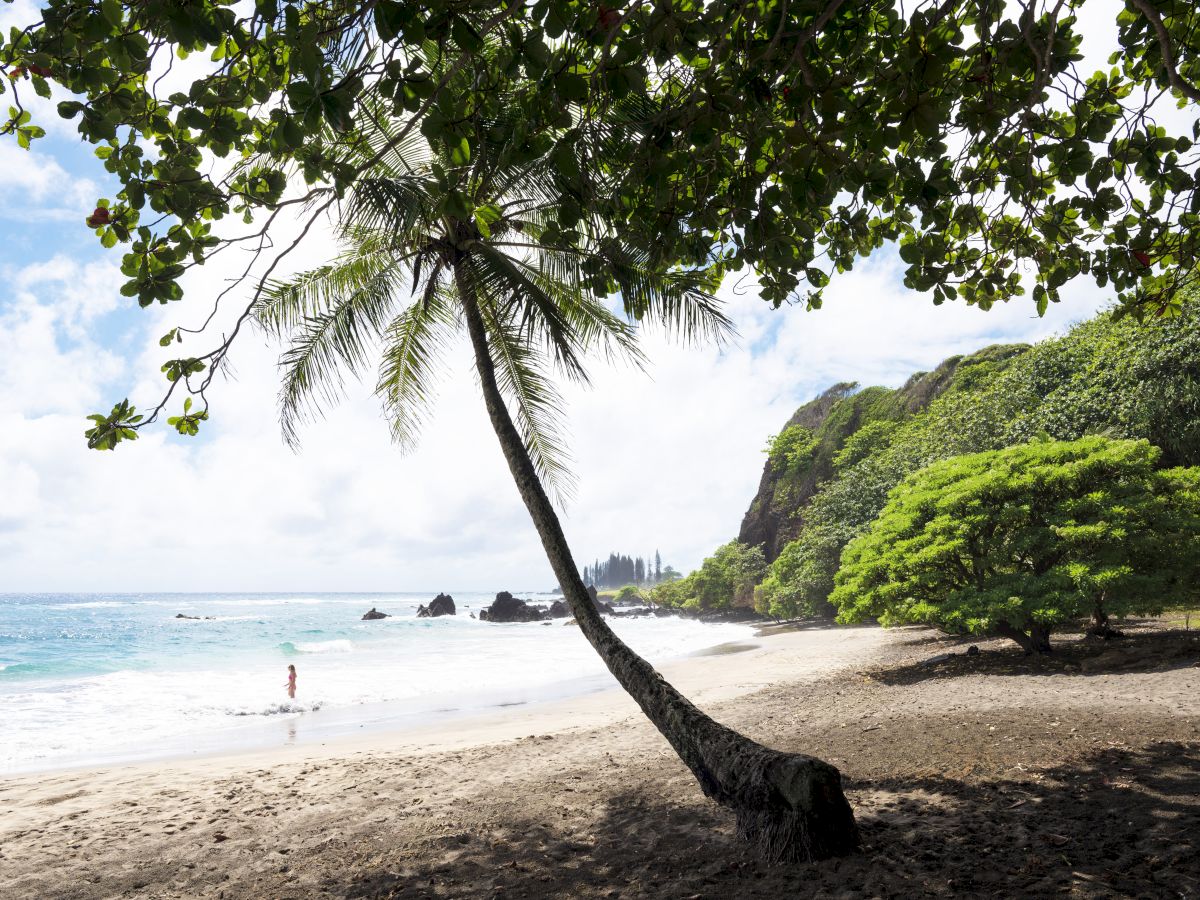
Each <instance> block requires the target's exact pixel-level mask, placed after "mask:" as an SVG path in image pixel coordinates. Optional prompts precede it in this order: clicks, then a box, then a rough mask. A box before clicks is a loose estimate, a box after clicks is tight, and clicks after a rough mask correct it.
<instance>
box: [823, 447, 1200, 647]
mask: <svg viewBox="0 0 1200 900" xmlns="http://www.w3.org/2000/svg"><path fill="white" fill-rule="evenodd" d="M1159 456H1160V451H1159V450H1158V449H1157V448H1155V447H1152V446H1151V445H1150V443H1149V442H1148V441H1144V440H1141V441H1131V440H1112V439H1108V438H1103V437H1088V438H1083V439H1081V440H1077V441H1049V440H1046V441H1039V442H1034V443H1029V444H1023V445H1019V446H1015V447H1009V448H1007V449H1004V450H998V451H989V452H985V453H974V454H969V455H965V456H958V457H954V458H951V459H947V460H943V461H940V462H936V463H933V464H932V465H930V466H928V467H926V468H924V469H922V470H920V471H919V472H917V473H915V474H914V475H912V476H910V477H908V478H906V479H905V480H904V481H903V482H901V484H900V485H899V486H898V487H897V488H896V489H895V490H893V491H892V492H891V494H890V495H889V497H888V501H887V504H886V506H885V507H884V509H883V511H882V512H881V513H880V515H879V517H878V518H877V519H876V520H875V521H874V522H873V523H872V524H871V526H870V527H869V529H868V530H867V531H866V533H864V534H862V535H861V536H859V537H857V538H855V539H854V540H853V541H851V542H850V544H849V545H848V546H847V547H846V550H845V552H844V553H843V554H842V559H841V565H842V568H841V570H840V571H839V572H838V574H837V577H836V579H835V583H836V588H835V589H834V591H833V593H832V594H831V596H830V600H831V601H832V602H833V604H834V605H835V606H837V607H838V611H839V612H838V619H839V621H842V622H855V621H861V620H863V619H865V618H869V617H875V618H878V619H879V621H880V622H881V623H882V624H884V625H892V624H902V623H923V624H929V625H935V626H937V627H939V628H942V629H944V630H946V631H949V632H953V633H973V634H998V635H1003V636H1005V637H1010V638H1012V639H1013V640H1014V641H1016V642H1017V643H1019V644H1020V645H1021V646H1022V647H1024V648H1025V649H1026V651H1029V652H1044V651H1046V650H1048V649H1049V638H1050V633H1051V631H1052V630H1053V629H1054V628H1055V627H1057V626H1059V625H1061V624H1063V623H1065V622H1069V621H1073V620H1078V619H1081V618H1083V617H1085V616H1091V617H1093V618H1095V619H1096V620H1097V622H1103V621H1105V620H1106V618H1107V616H1108V615H1110V614H1112V615H1128V614H1156V613H1159V612H1161V611H1162V610H1163V609H1164V608H1165V607H1166V606H1168V605H1171V604H1172V603H1180V604H1186V603H1188V602H1191V601H1193V600H1194V599H1195V597H1196V590H1197V583H1198V574H1200V572H1198V568H1197V567H1198V562H1197V556H1198V554H1200V469H1196V468H1191V469H1173V470H1167V471H1158V470H1156V469H1155V465H1156V463H1157V462H1158V459H1159Z"/></svg>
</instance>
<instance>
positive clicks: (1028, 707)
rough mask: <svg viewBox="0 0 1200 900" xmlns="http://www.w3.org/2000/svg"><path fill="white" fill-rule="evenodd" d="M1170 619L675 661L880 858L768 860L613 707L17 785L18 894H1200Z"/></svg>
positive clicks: (854, 633) (1178, 653)
mask: <svg viewBox="0 0 1200 900" xmlns="http://www.w3.org/2000/svg"><path fill="white" fill-rule="evenodd" d="M1156 627H1160V626H1155V625H1151V626H1148V627H1147V628H1146V629H1144V630H1142V629H1140V627H1139V629H1137V630H1132V633H1131V636H1130V637H1129V638H1128V639H1127V640H1126V642H1124V647H1117V648H1110V647H1095V646H1094V645H1087V644H1086V642H1084V641H1083V640H1082V639H1081V638H1079V637H1075V638H1069V637H1067V636H1064V637H1063V639H1062V641H1061V643H1060V646H1061V648H1062V649H1061V650H1060V654H1061V655H1060V657H1059V658H1058V659H1056V660H1049V661H1045V662H1046V665H1039V664H1037V663H1031V662H1030V661H1029V660H1027V659H1026V658H1024V657H1023V656H1021V655H1020V653H1019V652H1018V651H1017V650H1016V648H1015V645H1011V642H1005V641H999V640H993V641H986V640H977V641H972V643H978V644H979V646H980V648H981V652H980V653H979V654H977V655H974V656H970V657H968V656H966V655H965V654H963V653H961V652H958V653H956V654H954V655H953V657H952V659H951V660H950V661H949V662H940V661H938V660H942V659H943V658H944V657H945V656H946V653H945V651H947V650H953V651H961V650H962V649H963V648H964V642H963V641H961V640H956V639H946V638H943V637H939V636H938V635H937V634H935V633H934V632H932V631H930V630H928V629H921V628H898V629H892V630H884V629H879V628H868V627H859V628H840V627H839V628H834V627H806V628H801V629H798V630H791V631H786V632H784V633H781V634H772V635H769V636H765V637H762V638H758V639H756V640H755V641H754V642H753V643H755V644H757V645H758V646H756V647H754V648H753V649H747V650H744V651H741V652H730V653H719V654H716V655H709V656H701V657H690V658H687V659H683V660H678V661H675V662H673V663H671V664H668V665H663V666H662V667H661V671H662V672H663V674H664V676H666V677H667V678H669V679H670V680H671V681H672V682H673V683H674V684H675V685H676V686H677V687H678V688H679V689H680V690H681V691H683V692H684V693H685V694H686V695H687V696H688V697H689V698H690V699H691V700H693V702H695V703H696V704H697V705H698V706H700V707H701V708H702V709H704V710H705V711H706V712H709V713H710V714H712V715H714V716H715V717H716V718H717V719H718V720H719V721H721V722H722V723H724V724H726V725H728V726H729V727H732V728H735V729H737V730H738V731H740V732H742V733H743V734H745V735H747V736H748V737H750V738H752V739H754V740H757V741H760V742H762V743H764V744H767V745H769V746H772V747H775V748H777V749H780V750H783V751H788V752H800V753H806V754H811V755H814V756H816V757H818V758H820V759H823V760H825V761H827V762H829V763H831V764H832V765H834V766H836V767H837V768H838V769H839V770H840V771H841V773H842V779H843V786H844V787H845V790H846V794H847V798H848V799H849V801H850V803H851V805H852V807H853V808H854V811H855V816H856V819H857V821H858V823H859V828H860V830H861V832H862V835H863V841H864V846H863V850H862V852H861V853H858V854H854V855H852V856H849V857H845V858H840V859H837V860H829V861H825V862H820V863H811V864H796V865H789V866H775V867H767V866H763V865H761V864H760V863H759V862H757V861H756V860H755V859H754V858H753V857H752V856H750V855H749V854H748V853H747V852H746V848H745V847H744V846H743V845H742V844H740V843H739V842H738V841H737V839H736V836H735V821H734V817H733V815H732V814H731V813H730V812H729V811H728V810H726V809H724V808H722V807H719V806H717V805H716V804H714V803H712V802H710V801H708V800H706V799H705V798H704V797H703V794H702V792H701V790H700V788H699V786H698V785H697V783H696V780H695V778H694V777H693V776H692V774H691V773H690V772H688V771H687V770H686V768H684V766H683V765H682V763H681V762H680V761H679V759H678V757H677V756H676V755H675V754H674V752H673V751H672V750H671V749H670V747H669V746H668V745H667V743H666V741H665V740H664V739H663V738H662V736H661V735H660V734H659V733H658V732H657V731H656V730H655V729H654V727H653V726H652V725H651V724H650V723H649V722H648V721H647V720H646V719H645V717H644V716H643V715H642V713H641V711H640V710H639V709H638V708H637V706H636V704H635V703H634V702H633V700H632V699H631V698H630V697H628V696H627V695H626V694H624V692H623V691H618V690H613V691H608V692H603V693H598V694H592V695H588V696H586V697H583V698H574V699H572V700H569V701H563V702H559V703H553V704H551V703H547V704H540V705H537V706H536V707H534V706H530V707H517V708H512V707H510V708H507V709H504V710H500V711H496V712H493V713H492V714H489V715H487V716H480V717H476V718H473V719H472V720H470V722H469V723H467V722H463V723H459V724H457V725H456V726H455V727H454V728H453V729H450V730H447V729H445V728H433V727H430V728H428V729H413V730H409V731H406V732H403V733H392V734H389V735H382V734H372V735H363V736H361V737H359V736H355V737H352V738H349V739H346V740H341V741H336V742H327V743H326V744H325V745H312V746H307V747H306V746H294V747H290V748H285V749H284V750H279V751H272V752H266V753H263V752H257V753H246V754H222V755H216V756H213V757H210V758H205V759H195V760H183V761H174V762H156V763H141V764H134V765H129V766H121V767H104V768H95V769H85V770H81V771H74V772H68V773H51V774H46V775H26V776H14V777H5V778H0V885H3V887H4V889H5V891H6V892H7V893H6V895H7V894H11V895H12V896H21V897H25V896H28V897H46V898H53V900H102V898H104V900H107V898H111V897H117V896H121V897H137V898H141V897H145V898H150V897H153V898H155V900H185V898H186V900H208V898H212V900H252V898H253V900H257V898H261V897H271V898H273V900H309V898H328V900H335V898H340V900H348V898H360V900H365V898H379V900H384V898H388V900H396V898H412V900H432V898H462V897H489V898H506V897H521V896H524V897H537V898H543V897H545V898H562V900H567V898H570V900H581V898H582V900H602V898H605V900H611V898H614V897H618V898H638V897H647V898H655V900H658V898H666V900H687V898H695V897H717V896H731V897H739V898H741V897H750V898H759V897H761V898H764V900H765V898H772V900H774V898H777V897H780V896H798V895H799V896H847V897H874V896H924V895H931V896H1061V895H1064V894H1065V895H1069V896H1078V897H1104V898H1109V897H1113V898H1115V897H1120V896H1150V895H1153V896H1193V895H1194V894H1195V891H1196V889H1197V888H1198V887H1200V863H1197V860H1198V859H1200V857H1198V856H1197V854H1196V850H1197V847H1196V836H1197V835H1200V695H1198V694H1197V693H1196V691H1195V678H1196V675H1195V672H1196V669H1195V668H1194V667H1193V664H1194V663H1195V661H1196V659H1195V652H1196V651H1197V650H1198V649H1200V639H1198V638H1195V637H1194V636H1191V635H1183V636H1181V635H1179V634H1175V635H1174V636H1170V635H1167V636H1166V640H1163V639H1160V638H1161V637H1162V636H1161V635H1156V633H1155V631H1154V629H1155V628H1156ZM1170 648H1174V649H1173V650H1172V653H1171V654H1164V653H1163V651H1164V649H1170ZM1084 657H1088V658H1092V657H1094V663H1095V665H1089V666H1087V667H1084V666H1078V665H1074V663H1072V662H1071V661H1072V660H1074V661H1078V660H1079V659H1081V658H1084ZM1097 821H1103V822H1104V823H1105V828H1104V829H1097V828H1096V822H1097ZM980 848H985V849H984V850H983V852H982V854H981V851H980Z"/></svg>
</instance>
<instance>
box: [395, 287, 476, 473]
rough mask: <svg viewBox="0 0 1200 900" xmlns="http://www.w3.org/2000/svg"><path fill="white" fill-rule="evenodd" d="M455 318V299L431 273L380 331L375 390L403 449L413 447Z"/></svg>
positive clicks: (456, 317) (423, 420) (425, 413)
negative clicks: (416, 298) (417, 297)
mask: <svg viewBox="0 0 1200 900" xmlns="http://www.w3.org/2000/svg"><path fill="white" fill-rule="evenodd" d="M457 322H458V316H457V307H456V306H455V305H454V302H453V297H452V296H450V295H448V294H447V293H446V291H445V290H444V289H443V288H442V287H440V286H439V284H438V281H437V277H436V275H434V276H432V277H431V278H430V281H429V283H428V284H427V286H426V289H425V292H424V296H423V297H422V299H421V301H420V302H417V303H413V304H411V305H410V306H409V307H408V308H407V309H406V310H405V311H404V312H403V313H401V314H400V315H399V316H397V317H396V318H395V319H394V320H393V321H392V323H391V324H390V325H388V327H387V330H386V331H385V332H384V335H383V340H384V351H383V358H382V361H381V362H380V366H379V382H378V384H377V385H376V387H375V393H376V394H378V396H379V397H380V399H381V400H382V401H383V409H384V414H385V415H386V416H387V419H388V422H389V424H390V425H391V429H392V439H393V440H394V441H395V442H396V443H397V444H398V445H399V447H400V448H401V450H403V451H404V452H409V451H411V450H413V449H414V448H415V447H416V443H417V438H418V437H419V433H420V429H421V426H422V425H423V424H424V423H425V419H426V416H427V413H428V410H429V407H430V405H431V404H432V402H433V396H434V388H435V384H436V380H437V376H438V375H439V374H440V373H441V368H442V362H443V358H444V355H445V350H446V346H447V344H448V342H449V338H450V336H451V335H452V334H453V333H454V330H455V326H456V325H457Z"/></svg>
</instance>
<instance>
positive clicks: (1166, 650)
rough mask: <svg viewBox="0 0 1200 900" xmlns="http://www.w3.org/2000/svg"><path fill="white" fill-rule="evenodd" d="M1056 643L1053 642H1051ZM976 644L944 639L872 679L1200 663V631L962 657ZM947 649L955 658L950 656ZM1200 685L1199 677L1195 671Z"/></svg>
mask: <svg viewBox="0 0 1200 900" xmlns="http://www.w3.org/2000/svg"><path fill="white" fill-rule="evenodd" d="M1052 641H1053V639H1052ZM971 643H973V641H972V639H970V638H961V639H959V640H957V641H955V642H954V643H953V644H949V645H948V644H947V642H945V641H944V640H943V641H942V642H941V643H940V646H939V651H938V653H936V654H933V653H931V655H930V656H929V657H928V658H926V659H924V660H919V661H917V662H912V663H905V664H903V665H896V666H886V667H880V668H876V669H871V670H870V671H869V674H870V676H871V677H872V678H874V679H875V680H877V681H881V682H883V683H884V684H889V685H906V684H917V683H918V682H922V681H927V680H929V679H931V678H957V677H960V676H963V675H1061V674H1076V675H1111V674H1113V673H1116V672H1159V671H1166V670H1169V669H1182V668H1186V667H1188V666H1195V665H1198V664H1200V632H1197V631H1194V630H1193V631H1182V630H1178V631H1157V630H1155V631H1132V630H1131V631H1129V632H1128V633H1126V634H1125V635H1124V636H1123V637H1120V638H1117V639H1114V640H1100V639H1097V638H1081V637H1080V636H1078V635H1076V636H1074V639H1070V638H1068V637H1063V638H1060V639H1059V640H1058V642H1057V644H1052V646H1053V648H1054V649H1053V651H1052V652H1050V653H1047V654H1043V655H1040V656H1026V655H1025V653H1024V652H1023V651H1022V650H1021V649H1020V648H1019V647H1017V646H1016V645H1015V644H1013V645H1012V646H997V647H995V648H989V649H985V650H983V651H982V652H981V653H979V654H978V655H975V656H968V655H967V654H966V653H965V652H963V651H964V650H965V649H966V647H967V646H969V645H970V644H971ZM947 646H949V648H950V649H951V651H952V652H951V653H946V649H947ZM1196 677H1197V684H1198V685H1200V672H1197V676H1196Z"/></svg>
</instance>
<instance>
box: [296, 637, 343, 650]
mask: <svg viewBox="0 0 1200 900" xmlns="http://www.w3.org/2000/svg"><path fill="white" fill-rule="evenodd" d="M353 649H354V644H352V643H351V642H350V641H347V640H337V641H301V642H300V643H298V644H296V650H297V651H299V652H300V653H349V652H351V651H352V650H353Z"/></svg>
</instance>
